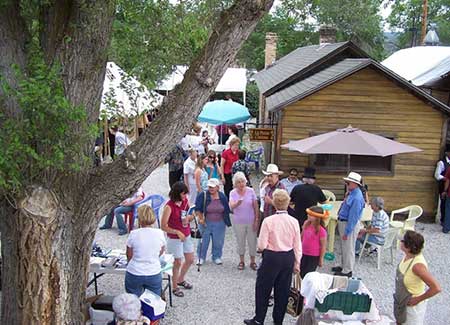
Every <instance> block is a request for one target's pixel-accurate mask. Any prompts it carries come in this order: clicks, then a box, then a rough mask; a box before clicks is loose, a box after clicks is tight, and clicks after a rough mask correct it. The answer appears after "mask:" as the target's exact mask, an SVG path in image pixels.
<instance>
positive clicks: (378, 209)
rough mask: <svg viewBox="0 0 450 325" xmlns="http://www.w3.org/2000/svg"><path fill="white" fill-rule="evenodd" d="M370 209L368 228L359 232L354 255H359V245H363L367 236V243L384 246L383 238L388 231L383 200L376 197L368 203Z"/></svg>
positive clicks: (387, 217)
mask: <svg viewBox="0 0 450 325" xmlns="http://www.w3.org/2000/svg"><path fill="white" fill-rule="evenodd" d="M370 207H371V208H372V210H373V214H372V221H371V222H370V226H368V227H366V228H363V229H362V230H360V231H359V234H358V238H357V240H356V245H355V253H356V255H359V253H360V250H361V245H362V244H363V243H364V239H365V236H369V237H368V238H367V241H368V242H370V243H373V244H377V245H383V244H384V237H385V235H386V232H387V231H388V229H389V216H388V215H387V213H386V212H385V211H384V200H383V198H382V197H379V196H376V197H374V198H372V200H371V201H370Z"/></svg>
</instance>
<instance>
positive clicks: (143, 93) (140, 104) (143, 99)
mask: <svg viewBox="0 0 450 325" xmlns="http://www.w3.org/2000/svg"><path fill="white" fill-rule="evenodd" d="M162 99H163V96H161V95H160V94H158V93H157V92H155V91H152V90H148V89H147V87H145V86H144V85H142V84H141V83H140V82H139V81H138V80H137V79H136V78H134V77H132V76H130V75H128V74H127V73H126V72H125V71H123V70H122V69H121V68H120V67H119V66H118V65H117V64H115V63H114V62H108V63H107V65H106V74H105V80H104V82H103V93H102V101H101V105H100V115H101V116H105V115H106V117H107V118H110V117H112V116H120V117H135V116H137V115H140V114H141V113H142V112H144V111H145V110H152V109H153V108H155V107H157V106H158V105H160V104H161V102H162Z"/></svg>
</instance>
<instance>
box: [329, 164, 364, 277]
mask: <svg viewBox="0 0 450 325" xmlns="http://www.w3.org/2000/svg"><path fill="white" fill-rule="evenodd" d="M361 179H362V177H361V175H359V174H358V173H355V172H350V173H349V174H348V176H347V177H344V181H345V184H346V186H347V190H348V193H349V194H348V195H347V197H346V198H345V199H344V201H343V202H342V205H341V208H340V209H339V212H338V231H339V235H340V236H341V240H340V243H341V252H342V260H341V262H342V267H340V266H338V267H333V268H332V269H331V270H332V271H333V272H335V273H334V274H335V275H343V276H348V277H351V276H352V274H353V267H354V265H355V244H356V239H357V238H358V232H359V220H360V219H361V216H362V213H363V209H364V205H365V203H366V202H365V200H364V197H363V195H362V192H361V189H360V188H359V187H360V186H361Z"/></svg>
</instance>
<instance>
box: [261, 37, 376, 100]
mask: <svg viewBox="0 0 450 325" xmlns="http://www.w3.org/2000/svg"><path fill="white" fill-rule="evenodd" d="M345 51H349V52H350V53H349V55H351V56H352V57H364V58H368V57H369V56H368V55H367V54H366V53H365V52H364V51H363V50H361V49H360V48H358V47H357V46H355V45H354V44H353V43H352V42H350V41H348V42H340V43H327V44H321V45H310V46H304V47H299V48H297V49H295V50H294V51H292V52H290V53H289V54H287V55H285V56H284V57H282V58H280V59H279V60H277V61H275V62H274V63H273V64H272V65H270V66H268V67H267V68H266V69H264V70H262V71H260V72H258V73H257V74H255V75H254V78H255V80H256V83H257V85H258V88H259V90H260V92H261V93H262V94H264V95H265V96H270V95H271V94H273V93H274V92H276V91H278V90H280V89H282V88H283V87H286V86H287V85H289V84H290V83H292V82H294V81H296V80H297V79H299V78H301V77H302V76H304V75H305V74H307V73H308V72H310V71H311V70H313V69H314V68H315V67H317V66H319V65H321V64H322V63H323V62H324V61H327V60H329V59H330V58H332V57H336V56H337V55H339V54H340V53H343V52H345ZM349 55H347V56H349Z"/></svg>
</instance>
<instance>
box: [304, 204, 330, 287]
mask: <svg viewBox="0 0 450 325" xmlns="http://www.w3.org/2000/svg"><path fill="white" fill-rule="evenodd" d="M306 214H307V215H308V219H307V220H306V221H305V223H304V224H303V230H302V252H303V255H302V260H301V262H300V276H301V278H302V279H303V278H304V277H305V275H306V274H307V273H309V272H314V271H315V270H316V268H317V266H320V267H322V265H323V256H324V255H325V249H326V246H327V231H326V230H325V226H324V223H323V221H324V220H325V219H326V218H328V211H325V212H324V211H323V209H322V208H321V207H318V206H312V207H310V208H308V209H306Z"/></svg>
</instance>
